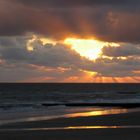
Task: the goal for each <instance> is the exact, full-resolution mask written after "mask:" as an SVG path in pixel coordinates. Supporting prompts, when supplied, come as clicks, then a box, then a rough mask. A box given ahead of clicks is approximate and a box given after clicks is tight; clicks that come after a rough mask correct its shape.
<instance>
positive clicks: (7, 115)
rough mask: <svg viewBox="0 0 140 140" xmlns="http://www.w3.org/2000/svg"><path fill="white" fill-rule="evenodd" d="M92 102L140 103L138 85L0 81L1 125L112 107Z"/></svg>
mask: <svg viewBox="0 0 140 140" xmlns="http://www.w3.org/2000/svg"><path fill="white" fill-rule="evenodd" d="M94 103H99V104H100V103H101V104H106V103H121V104H122V103H123V104H127V103H140V84H80V83H77V84H76V83H73V84H71V83H69V84H64V83H44V84H42V83H41V84H39V83H34V84H32V83H30V84H23V83H22V84H16V83H13V84H8V83H7V84H6V83H5V84H4V83H3V84H0V124H2V123H6V122H8V121H9V122H10V121H11V122H12V121H13V122H14V121H17V120H24V119H25V118H28V119H34V118H35V117H45V118H46V119H49V118H53V117H54V116H55V117H56V116H61V115H64V114H71V113H75V112H84V111H91V110H92V111H93V110H95V111H97V110H104V109H107V108H111V107H100V106H96V107H94V105H93V104H94ZM69 104H70V105H71V106H68V105H69ZM73 104H92V106H72V105H73Z"/></svg>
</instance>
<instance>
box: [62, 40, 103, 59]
mask: <svg viewBox="0 0 140 140" xmlns="http://www.w3.org/2000/svg"><path fill="white" fill-rule="evenodd" d="M64 43H65V44H69V45H72V49H74V50H75V51H76V52H77V53H79V54H80V55H81V56H84V57H86V58H88V59H90V60H96V59H97V58H98V57H100V56H101V54H102V48H103V46H104V45H105V44H106V43H105V42H101V41H98V40H94V39H76V38H66V39H65V40H64Z"/></svg>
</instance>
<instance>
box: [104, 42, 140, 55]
mask: <svg viewBox="0 0 140 140" xmlns="http://www.w3.org/2000/svg"><path fill="white" fill-rule="evenodd" d="M102 51H103V54H104V55H106V56H109V57H127V56H140V45H133V44H122V45H120V46H119V47H114V46H105V47H103V49H102Z"/></svg>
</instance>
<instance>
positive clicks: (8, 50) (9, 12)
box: [0, 0, 140, 83]
mask: <svg viewBox="0 0 140 140" xmlns="http://www.w3.org/2000/svg"><path fill="white" fill-rule="evenodd" d="M0 82H93V83H94V82H95V83H106V82H107V83H108V82H109V83H112V82H115V83H123V82H134V83H136V82H140V0H0Z"/></svg>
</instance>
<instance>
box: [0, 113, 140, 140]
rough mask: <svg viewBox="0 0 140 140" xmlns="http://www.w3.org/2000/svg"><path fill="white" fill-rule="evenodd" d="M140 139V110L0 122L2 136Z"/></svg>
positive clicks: (1, 139)
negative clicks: (11, 122)
mask: <svg viewBox="0 0 140 140" xmlns="http://www.w3.org/2000/svg"><path fill="white" fill-rule="evenodd" d="M94 139H95V140H106V139H107V140H124V139H126V140H132V139H134V140H139V139H140V112H139V111H138V112H131V113H123V114H114V115H102V116H89V117H88V116H81V117H80V116H77V117H72V116H71V117H69V118H58V119H53V120H44V121H33V122H21V123H14V124H7V125H3V126H0V140H94Z"/></svg>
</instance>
